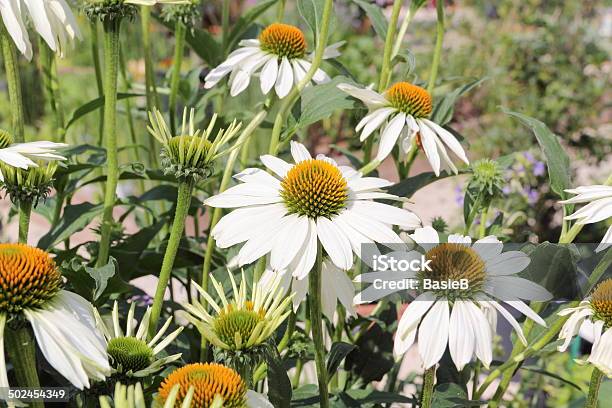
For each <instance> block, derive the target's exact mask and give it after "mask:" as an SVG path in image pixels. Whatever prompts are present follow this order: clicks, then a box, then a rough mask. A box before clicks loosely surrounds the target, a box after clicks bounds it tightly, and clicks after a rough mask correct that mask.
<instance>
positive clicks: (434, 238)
mask: <svg viewBox="0 0 612 408" xmlns="http://www.w3.org/2000/svg"><path fill="white" fill-rule="evenodd" d="M410 238H412V239H413V240H414V242H416V243H417V244H419V245H420V246H421V248H423V249H424V250H426V251H429V250H430V249H431V248H433V247H435V246H436V245H438V244H439V243H440V237H439V236H438V231H436V230H435V229H433V228H432V227H423V228H418V229H416V230H414V233H412V234H410Z"/></svg>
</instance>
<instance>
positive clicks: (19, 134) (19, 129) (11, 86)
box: [0, 22, 25, 143]
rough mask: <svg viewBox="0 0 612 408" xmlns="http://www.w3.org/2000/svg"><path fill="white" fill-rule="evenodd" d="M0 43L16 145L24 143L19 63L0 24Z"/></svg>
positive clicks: (13, 44) (14, 48)
mask: <svg viewBox="0 0 612 408" xmlns="http://www.w3.org/2000/svg"><path fill="white" fill-rule="evenodd" d="M0 42H1V43H2V55H3V58H4V68H5V70H6V82H7V85H8V93H9V100H10V102H11V103H10V106H11V121H12V127H13V135H14V136H15V141H16V142H17V143H22V142H24V141H25V138H24V122H25V120H24V113H23V97H22V95H21V76H20V75H19V63H18V59H17V49H16V47H15V43H13V40H12V39H11V36H10V35H9V33H8V31H7V30H6V27H5V26H4V23H2V22H0Z"/></svg>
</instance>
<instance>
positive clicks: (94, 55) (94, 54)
mask: <svg viewBox="0 0 612 408" xmlns="http://www.w3.org/2000/svg"><path fill="white" fill-rule="evenodd" d="M90 28H91V59H92V60H93V65H94V72H95V73H96V85H97V87H98V97H102V96H104V79H103V78H102V65H101V63H100V46H99V41H98V22H97V21H91V22H90ZM99 112H100V115H99V120H98V124H99V125H98V132H99V142H98V145H99V146H102V144H103V143H104V110H103V109H100V110H99Z"/></svg>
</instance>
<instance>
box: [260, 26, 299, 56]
mask: <svg viewBox="0 0 612 408" xmlns="http://www.w3.org/2000/svg"><path fill="white" fill-rule="evenodd" d="M259 43H260V44H261V49H262V50H264V51H267V52H271V53H272V54H275V55H277V56H278V57H279V58H283V57H286V58H289V59H293V58H302V57H303V56H304V54H305V53H306V37H304V33H302V30H300V29H299V28H297V27H295V26H292V25H289V24H281V23H274V24H270V25H269V26H268V27H266V28H265V29H264V30H263V31H262V32H261V34H259Z"/></svg>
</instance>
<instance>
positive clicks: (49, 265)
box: [0, 244, 62, 313]
mask: <svg viewBox="0 0 612 408" xmlns="http://www.w3.org/2000/svg"><path fill="white" fill-rule="evenodd" d="M61 288H62V275H61V274H60V272H59V270H58V268H57V266H56V265H55V262H54V261H53V259H51V257H50V256H49V254H48V253H46V252H45V251H43V250H41V249H38V248H34V247H30V246H28V245H24V244H0V313H19V312H21V311H22V310H23V309H31V308H38V307H41V306H43V305H44V304H45V303H46V302H47V301H49V300H51V299H52V298H53V297H54V296H55V295H56V294H57V292H59V290H60V289H61Z"/></svg>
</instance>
